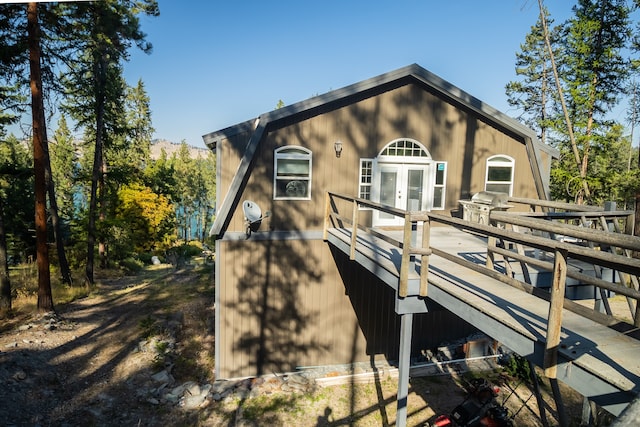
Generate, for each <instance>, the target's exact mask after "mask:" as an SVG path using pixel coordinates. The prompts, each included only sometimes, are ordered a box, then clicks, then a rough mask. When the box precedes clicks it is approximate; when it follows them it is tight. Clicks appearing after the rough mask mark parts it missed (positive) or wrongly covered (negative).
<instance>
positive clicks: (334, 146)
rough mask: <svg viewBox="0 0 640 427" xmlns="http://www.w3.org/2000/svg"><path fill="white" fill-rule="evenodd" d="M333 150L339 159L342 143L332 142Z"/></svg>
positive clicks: (338, 141)
mask: <svg viewBox="0 0 640 427" xmlns="http://www.w3.org/2000/svg"><path fill="white" fill-rule="evenodd" d="M333 149H334V150H335V151H336V157H340V154H342V141H340V140H337V141H336V142H334V143H333Z"/></svg>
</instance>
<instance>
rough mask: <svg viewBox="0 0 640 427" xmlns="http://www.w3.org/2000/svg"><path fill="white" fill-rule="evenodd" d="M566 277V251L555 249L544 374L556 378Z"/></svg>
mask: <svg viewBox="0 0 640 427" xmlns="http://www.w3.org/2000/svg"><path fill="white" fill-rule="evenodd" d="M566 279H567V251H566V250H564V249H556V251H555V261H554V265H553V283H552V284H551V300H550V301H549V317H548V319H547V342H546V344H545V350H544V374H545V376H546V377H547V378H556V377H557V373H558V346H559V345H560V333H561V331H562V309H563V305H564V293H565V284H566Z"/></svg>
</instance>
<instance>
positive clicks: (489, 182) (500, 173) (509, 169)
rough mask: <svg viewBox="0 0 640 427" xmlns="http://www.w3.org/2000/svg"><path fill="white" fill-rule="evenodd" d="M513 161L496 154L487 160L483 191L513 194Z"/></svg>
mask: <svg viewBox="0 0 640 427" xmlns="http://www.w3.org/2000/svg"><path fill="white" fill-rule="evenodd" d="M514 169H515V161H514V160H513V158H511V157H509V156H505V155H503V154H498V155H496V156H491V157H489V158H488V159H487V174H486V176H485V180H484V189H485V191H497V192H500V193H507V194H508V195H509V196H511V195H512V192H513V171H514Z"/></svg>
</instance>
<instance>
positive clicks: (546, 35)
mask: <svg viewBox="0 0 640 427" xmlns="http://www.w3.org/2000/svg"><path fill="white" fill-rule="evenodd" d="M538 6H539V7H540V22H541V23H542V30H543V33H544V41H545V44H546V45H547V50H548V51H549V59H550V61H551V69H552V70H553V76H554V80H555V82H556V89H557V91H558V99H559V100H560V105H561V106H562V112H563V113H564V120H565V122H566V124H567V133H568V134H569V141H570V142H571V151H572V152H573V157H574V159H575V161H576V165H577V167H578V171H580V172H582V159H581V156H580V152H579V151H578V145H577V143H576V138H575V135H574V134H573V125H572V124H571V119H570V118H569V112H568V110H567V104H566V103H565V101H564V95H563V93H562V86H561V85H560V77H559V76H558V67H557V66H556V60H555V57H554V55H553V48H552V47H551V40H550V38H549V28H548V27H547V20H546V19H545V17H544V7H543V6H542V0H538ZM580 179H581V181H582V189H583V191H584V195H585V197H586V198H587V200H591V191H590V190H589V184H588V183H587V180H586V176H582V173H581V174H580Z"/></svg>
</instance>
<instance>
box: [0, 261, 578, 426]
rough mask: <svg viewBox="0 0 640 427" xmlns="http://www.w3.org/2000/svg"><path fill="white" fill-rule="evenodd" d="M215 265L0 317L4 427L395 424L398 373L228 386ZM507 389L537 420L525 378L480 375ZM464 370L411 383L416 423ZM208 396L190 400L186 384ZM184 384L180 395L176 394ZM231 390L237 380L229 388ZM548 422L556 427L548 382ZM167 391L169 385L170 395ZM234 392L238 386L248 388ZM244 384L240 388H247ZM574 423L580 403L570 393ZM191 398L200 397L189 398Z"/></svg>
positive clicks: (123, 280)
mask: <svg viewBox="0 0 640 427" xmlns="http://www.w3.org/2000/svg"><path fill="white" fill-rule="evenodd" d="M212 278H213V268H212V265H211V264H209V265H207V264H203V263H202V262H200V263H192V264H191V265H187V266H185V267H184V268H181V269H174V268H173V267H171V266H168V265H163V266H155V267H154V268H149V269H147V270H145V271H144V272H143V273H142V274H140V275H138V276H135V277H116V278H101V279H100V278H99V279H98V286H97V290H96V291H95V292H93V293H92V294H91V296H89V297H86V298H83V299H79V300H76V301H74V302H73V303H70V304H68V305H66V306H64V307H58V308H57V314H56V315H45V316H35V315H30V314H28V313H23V314H21V315H19V316H17V317H16V318H13V319H10V320H3V321H2V323H0V325H1V326H0V328H1V329H0V425H2V426H92V425H93V426H111V425H117V426H167V425H185V426H196V425H198V426H263V425H291V426H325V425H326V426H340V425H355V426H385V425H394V424H395V416H396V391H397V380H396V379H394V378H392V377H390V376H389V377H386V378H382V379H379V380H377V381H373V382H368V383H363V384H356V383H355V382H353V381H352V382H349V381H347V382H346V383H345V384H341V385H334V386H330V387H318V386H315V387H312V388H309V389H307V390H306V391H305V392H295V391H291V390H289V391H282V390H272V391H269V392H262V393H252V392H251V391H252V390H251V386H252V384H255V382H250V383H246V382H245V383H246V384H248V386H247V387H245V388H244V389H243V388H242V387H243V384H245V383H242V382H238V384H235V388H234V392H232V393H225V392H224V391H223V389H224V385H225V384H226V385H229V383H228V382H226V383H224V384H222V385H221V384H220V382H219V381H218V382H216V381H215V378H214V374H213V367H214V364H215V361H214V360H213V355H214V349H213V346H214V341H215V339H214V336H213V319H214V316H215V313H214V304H213V279H212ZM481 375H484V376H488V377H490V379H491V380H492V381H493V382H494V383H495V384H497V385H499V386H500V388H501V391H500V395H499V397H498V401H499V402H501V403H502V402H504V403H505V406H506V407H507V408H508V409H509V413H510V415H511V416H512V417H513V419H514V424H515V425H516V426H538V425H542V423H541V421H540V415H539V414H540V411H539V410H538V407H537V403H536V399H535V397H534V396H533V395H532V392H531V390H530V389H529V388H528V386H527V385H526V384H522V383H520V382H519V381H517V380H514V379H512V378H509V377H507V376H505V375H504V374H503V373H501V372H500V370H499V369H498V370H496V371H489V372H483V373H482V374H481ZM462 380H463V376H461V375H458V374H456V373H455V372H454V373H453V374H452V375H440V376H429V377H421V378H412V379H411V382H410V395H409V399H408V406H407V407H408V425H410V426H418V425H428V423H430V422H433V421H434V419H435V417H436V416H437V415H438V414H442V413H447V412H449V411H451V410H452V409H453V408H454V407H455V406H456V405H457V404H459V403H460V402H462V400H463V399H464V396H465V393H464V390H463V389H462V388H461V385H460V384H461V381H462ZM194 387H195V388H196V389H197V390H198V393H202V396H204V397H203V398H202V399H201V400H198V401H197V402H196V403H195V404H189V401H188V399H186V398H185V397H184V396H185V395H186V392H183V390H184V389H185V388H189V390H191V392H190V393H192V394H193V393H194V392H193V391H192V390H193V389H194ZM177 388H180V392H181V393H184V394H182V397H180V398H179V397H176V399H173V400H171V399H169V396H173V394H171V393H174V394H175V393H177V392H176V391H175V390H176V389H177ZM227 388H229V387H227ZM542 389H543V392H544V400H545V412H546V414H547V417H548V420H549V425H557V413H556V411H555V405H554V403H553V400H552V399H551V398H550V393H549V391H548V390H549V387H548V384H543V387H542ZM168 390H173V391H172V392H171V393H168V392H167V391H168ZM238 390H241V391H240V392H239V391H238ZM242 390H244V392H242ZM562 393H563V398H564V399H565V405H566V408H567V414H568V416H569V418H570V419H571V420H572V425H578V420H579V416H580V411H581V405H582V400H581V398H580V396H578V395H576V394H575V393H573V392H572V391H571V390H568V389H565V388H564V387H563V388H562ZM192 397H195V396H192Z"/></svg>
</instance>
